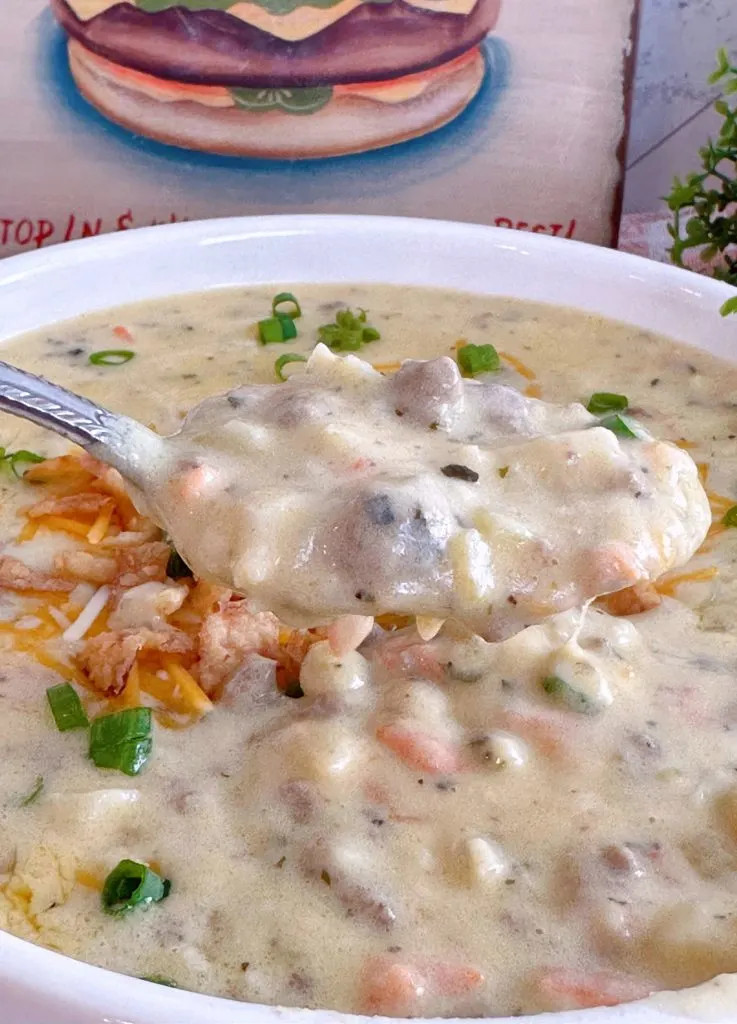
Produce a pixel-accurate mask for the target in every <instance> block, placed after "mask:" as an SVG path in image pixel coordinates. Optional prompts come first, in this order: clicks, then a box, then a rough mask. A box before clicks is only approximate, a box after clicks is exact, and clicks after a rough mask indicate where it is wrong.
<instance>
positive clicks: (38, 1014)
mask: <svg viewBox="0 0 737 1024" xmlns="http://www.w3.org/2000/svg"><path fill="white" fill-rule="evenodd" d="M271 282H274V283H276V282H279V283H290V284H292V283H301V282H305V283H307V282H325V283H331V282H335V283H336V284H340V283H343V282H392V283H394V284H406V285H430V286H442V287H448V288H460V289H464V290H466V291H473V292H478V293H484V294H487V295H512V296H516V297H518V298H525V299H537V300H541V301H544V302H552V303H558V304H564V305H570V306H575V307H578V308H579V309H584V310H588V311H590V312H594V313H600V314H603V315H604V316H609V317H615V318H619V319H621V320H626V321H628V322H629V323H632V324H636V325H637V326H639V327H642V328H647V329H649V330H654V331H660V332H662V333H664V334H667V335H670V336H671V337H672V338H676V339H678V340H680V341H684V342H689V343H691V344H693V345H697V346H698V347H700V348H703V349H707V350H708V351H710V352H713V353H715V354H716V355H720V356H723V357H725V358H728V359H732V360H734V361H737V316H735V317H729V318H726V319H725V318H722V317H721V316H720V315H719V307H720V305H721V304H722V303H723V302H724V301H725V299H727V298H730V297H731V296H733V295H734V294H735V290H734V289H733V288H729V287H728V286H726V285H724V284H719V283H717V282H715V281H712V280H709V279H707V278H703V277H698V276H696V275H695V274H690V273H688V272H686V271H680V270H676V269H674V268H672V267H668V266H663V265H661V264H658V263H653V262H650V261H647V260H643V259H640V258H638V257H635V256H627V255H624V254H622V253H618V252H611V251H609V250H607V249H597V248H595V247H593V246H589V245H583V244H581V243H580V242H568V241H564V240H560V239H557V238H549V237H546V236H544V235H533V234H521V233H517V232H514V231H507V230H503V229H498V228H486V227H475V226H472V225H468V224H450V223H444V222H441V221H421V220H405V219H399V218H379V217H262V218H243V219H232V220H220V221H217V220H216V221H204V222H198V223H191V224H174V225H167V226H166V227H156V228H144V229H141V230H138V231H130V232H126V233H125V234H119V235H107V236H104V237H100V238H93V239H86V240H84V241H81V242H71V243H69V244H67V245H63V246H56V247H54V248H51V249H44V250H41V251H39V252H35V253H29V254H25V255H22V256H16V257H13V258H11V259H7V260H4V261H2V262H1V263H0V311H1V312H2V315H1V316H0V341H2V340H6V339H8V338H10V337H12V336H13V335H15V334H17V333H19V332H20V331H27V330H31V329H34V328H37V327H42V326H45V325H48V324H52V323H54V322H55V321H57V320H61V319H65V318H67V317H71V316H76V315H77V314H79V313H83V312H88V311H91V310H96V309H104V308H105V307H107V306H114V305H118V304H120V303H124V302H134V301H137V300H139V299H150V298H156V297H159V296H166V295H171V294H173V293H177V292H178V293H182V292H191V291H199V290H204V289H208V288H220V287H226V286H233V285H244V284H261V283H271ZM369 1019H370V1018H365V1017H364V1018H361V1017H351V1016H350V1015H347V1014H339V1013H333V1012H328V1011H308V1010H293V1009H279V1008H272V1007H263V1006H255V1005H252V1004H248V1003H234V1002H230V1001H228V1000H224V999H214V998H210V997H207V996H200V995H194V994H191V993H188V992H184V991H181V990H174V989H168V988H162V987H160V986H158V985H153V984H151V983H149V982H144V981H138V980H136V979H133V978H127V977H123V976H121V975H118V974H113V973H111V972H109V971H104V970H101V969H100V968H98V967H90V966H88V965H86V964H82V963H78V962H76V961H73V960H69V959H67V958H66V957H62V956H60V955H59V954H57V953H51V952H49V951H47V950H44V949H39V948H37V947H35V946H32V945H30V944H29V943H26V942H22V941H21V940H19V939H16V938H14V937H12V936H10V935H7V934H4V933H0V1024H276V1022H280V1024H361V1022H364V1024H365V1022H367V1021H368V1020H369ZM373 1019H374V1020H376V1018H373ZM694 1019H700V1020H710V1021H712V1022H715V1024H732V1022H734V1024H737V983H736V982H735V979H734V977H733V976H730V977H723V978H719V979H716V981H715V982H712V983H709V984H707V985H704V986H701V987H700V988H699V989H694V990H691V991H690V992H685V993H680V994H663V995H659V996H654V997H652V998H651V999H648V1000H644V1001H643V1002H640V1003H635V1004H631V1005H629V1006H624V1007H614V1008H612V1009H600V1010H586V1011H578V1012H575V1013H565V1014H545V1015H543V1016H541V1017H525V1018H520V1017H517V1018H514V1022H512V1021H507V1022H506V1024H525V1022H527V1024H533V1022H535V1024H545V1022H551V1021H555V1022H558V1024H584V1022H586V1024H613V1022H615V1021H616V1022H621V1024H665V1022H667V1021H670V1022H671V1024H675V1022H677V1021H681V1022H684V1024H685V1021H686V1020H690V1021H693V1020H694ZM455 1024H460V1022H455ZM497 1024H503V1022H501V1021H497Z"/></svg>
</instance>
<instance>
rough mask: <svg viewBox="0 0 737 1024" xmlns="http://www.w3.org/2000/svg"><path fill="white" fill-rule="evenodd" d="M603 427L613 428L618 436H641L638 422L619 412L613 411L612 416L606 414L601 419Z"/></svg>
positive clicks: (613, 431)
mask: <svg viewBox="0 0 737 1024" xmlns="http://www.w3.org/2000/svg"><path fill="white" fill-rule="evenodd" d="M599 422H600V425H601V426H602V427H606V429H607V430H611V432H612V433H613V434H616V435H617V437H639V436H640V435H639V434H638V433H637V429H636V428H637V424H636V423H635V421H634V420H631V419H630V418H629V417H628V416H620V415H619V413H612V414H611V416H604V417H602V419H601V420H600V421H599Z"/></svg>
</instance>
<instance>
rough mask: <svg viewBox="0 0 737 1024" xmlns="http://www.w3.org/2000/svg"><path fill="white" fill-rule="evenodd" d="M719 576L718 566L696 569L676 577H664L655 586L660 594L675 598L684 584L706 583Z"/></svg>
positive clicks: (678, 574)
mask: <svg viewBox="0 0 737 1024" xmlns="http://www.w3.org/2000/svg"><path fill="white" fill-rule="evenodd" d="M718 575H719V570H718V569H717V568H716V566H711V567H710V568H708V569H695V570H694V571H693V572H680V573H677V574H676V575H675V576H664V577H663V578H662V579H659V580H658V581H657V582H656V584H655V586H656V588H657V590H658V593H660V594H663V595H664V596H665V597H675V592H676V590H677V589H678V587H680V586H681V584H682V583H706V582H707V581H708V580H713V579H714V577H715V576H718Z"/></svg>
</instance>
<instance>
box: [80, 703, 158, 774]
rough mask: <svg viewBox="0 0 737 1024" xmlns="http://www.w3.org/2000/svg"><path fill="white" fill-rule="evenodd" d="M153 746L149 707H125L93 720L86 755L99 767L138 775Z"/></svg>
mask: <svg viewBox="0 0 737 1024" xmlns="http://www.w3.org/2000/svg"><path fill="white" fill-rule="evenodd" d="M152 747H153V739H152V736H151V708H126V709H125V710H124V711H116V712H114V713H113V714H110V715H102V716H101V717H100V718H96V719H95V720H94V722H93V723H92V728H91V729H90V746H89V756H90V759H91V760H92V761H94V763H95V764H96V765H97V767H98V768H113V769H115V770H117V771H120V772H124V773H125V774H126V775H138V773H139V772H140V771H141V769H142V768H143V766H144V765H145V764H146V762H147V761H148V759H149V757H150V755H151V750H152Z"/></svg>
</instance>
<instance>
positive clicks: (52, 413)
mask: <svg viewBox="0 0 737 1024" xmlns="http://www.w3.org/2000/svg"><path fill="white" fill-rule="evenodd" d="M0 411H2V412H8V413H11V414H12V415H13V416H21V417H22V418H23V419H26V420H30V421H31V422H32V423H37V424H38V425H39V426H40V427H45V428H46V429H47V430H53V431H55V432H56V433H57V434H61V436H62V437H66V438H67V439H68V440H69V441H73V442H74V443H75V444H78V445H81V447H82V448H86V449H87V450H88V451H89V452H90V453H91V454H93V455H95V456H97V457H98V458H99V459H102V461H103V462H107V463H109V464H110V465H112V466H114V467H115V468H116V469H118V470H119V471H120V472H121V473H122V474H123V475H124V476H126V477H128V479H130V480H132V481H133V483H141V482H142V481H143V471H144V469H145V467H146V466H147V465H150V463H151V459H152V458H154V457H155V456H156V455H157V454H159V453H160V452H161V448H162V439H161V438H160V437H159V436H158V435H157V434H155V433H154V432H153V431H151V430H148V429H147V428H146V427H144V426H143V425H142V424H140V423H137V422H136V421H135V420H131V419H129V418H128V417H127V416H121V415H119V414H118V413H114V412H110V410H108V409H105V408H103V407H102V406H100V405H95V403H94V402H91V401H90V400H89V399H88V398H83V397H82V396H81V395H76V394H74V392H72V391H67V390H66V388H63V387H61V386H60V385H59V384H52V382H51V381H49V380H46V378H45V377H37V376H36V375H35V374H33V373H28V372H27V371H26V370H19V369H18V368H17V367H16V366H11V365H10V364H9V363H4V362H2V361H0Z"/></svg>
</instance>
